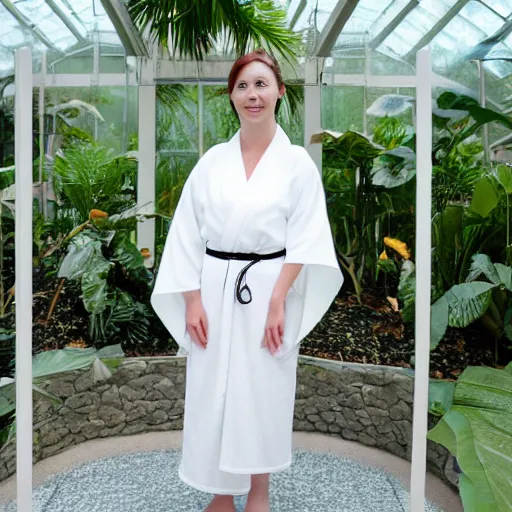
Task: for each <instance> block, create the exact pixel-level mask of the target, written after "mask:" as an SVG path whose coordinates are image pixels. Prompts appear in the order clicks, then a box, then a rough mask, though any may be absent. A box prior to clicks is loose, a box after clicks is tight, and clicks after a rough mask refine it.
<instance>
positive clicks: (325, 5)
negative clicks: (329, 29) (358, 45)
mask: <svg viewBox="0 0 512 512" xmlns="http://www.w3.org/2000/svg"><path fill="white" fill-rule="evenodd" d="M317 3H318V9H317ZM337 3H338V0H307V2H306V6H305V8H304V10H303V11H302V13H301V15H300V16H299V18H298V20H297V22H296V23H295V25H294V27H293V29H294V30H295V31H297V32H300V31H303V30H307V29H311V28H314V27H315V26H316V28H317V30H318V32H321V31H322V30H323V28H324V27H325V24H326V23H327V20H328V19H329V16H330V15H331V13H332V11H333V10H334V8H335V7H336V4H337ZM301 4H302V2H301V1H300V0H292V2H291V3H290V6H289V7H288V22H290V21H291V20H292V19H293V17H294V14H295V12H296V11H297V9H298V8H299V7H300V5H301Z"/></svg>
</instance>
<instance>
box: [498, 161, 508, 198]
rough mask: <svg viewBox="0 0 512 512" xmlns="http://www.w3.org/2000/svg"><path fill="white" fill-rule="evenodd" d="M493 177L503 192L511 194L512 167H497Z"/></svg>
mask: <svg viewBox="0 0 512 512" xmlns="http://www.w3.org/2000/svg"><path fill="white" fill-rule="evenodd" d="M495 176H496V179H497V180H498V182H499V183H500V185H501V186H502V187H503V188H504V189H505V192H506V193H507V194H512V167H510V166H509V165H498V167H497V168H496V172H495Z"/></svg>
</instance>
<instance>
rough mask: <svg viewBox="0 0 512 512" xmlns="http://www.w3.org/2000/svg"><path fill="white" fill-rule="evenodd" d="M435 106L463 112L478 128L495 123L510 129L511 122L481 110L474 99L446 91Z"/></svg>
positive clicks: (497, 114)
mask: <svg viewBox="0 0 512 512" xmlns="http://www.w3.org/2000/svg"><path fill="white" fill-rule="evenodd" d="M437 104H438V106H439V108H441V109H451V110H465V111H468V112H469V114H470V116H471V117H472V118H473V119H474V120H475V121H476V123H477V125H478V126H481V125H484V124H487V123H490V122H493V121H497V122H499V123H501V124H503V125H504V126H506V127H507V128H510V129H512V120H511V119H510V118H509V117H507V116H504V115H503V114H500V113H499V112H495V111H494V110H491V109H488V108H483V107H481V106H480V105H479V104H478V101H476V100H475V99H474V98H470V97H469V96H464V95H459V94H456V93H454V92H451V91H446V92H444V93H443V94H441V96H439V98H438V99H437Z"/></svg>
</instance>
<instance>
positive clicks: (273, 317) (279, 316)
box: [263, 298, 284, 355]
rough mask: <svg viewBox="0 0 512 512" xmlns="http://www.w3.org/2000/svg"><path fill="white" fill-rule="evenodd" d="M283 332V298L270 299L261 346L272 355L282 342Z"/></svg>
mask: <svg viewBox="0 0 512 512" xmlns="http://www.w3.org/2000/svg"><path fill="white" fill-rule="evenodd" d="M283 334H284V299H274V298H273V299H272V300H271V301H270V306H269V309H268V315H267V323H266V325H265V338H264V340H263V346H265V347H267V348H268V349H269V351H270V353H271V354H272V355H274V354H275V353H276V352H277V351H278V350H279V347H280V346H281V345H282V344H283Z"/></svg>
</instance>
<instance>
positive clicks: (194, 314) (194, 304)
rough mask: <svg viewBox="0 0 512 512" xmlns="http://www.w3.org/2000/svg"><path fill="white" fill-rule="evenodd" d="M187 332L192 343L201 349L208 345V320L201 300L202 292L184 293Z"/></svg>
mask: <svg viewBox="0 0 512 512" xmlns="http://www.w3.org/2000/svg"><path fill="white" fill-rule="evenodd" d="M183 296H184V298H185V305H186V323H187V331H188V333H189V335H190V338H191V339H192V341H193V342H194V343H195V344H196V345H198V346H199V347H201V348H206V345H207V344H208V319H207V317H206V311H205V310H204V307H203V302H202V300H201V292H200V291H199V290H194V291H191V292H184V293H183Z"/></svg>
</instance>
